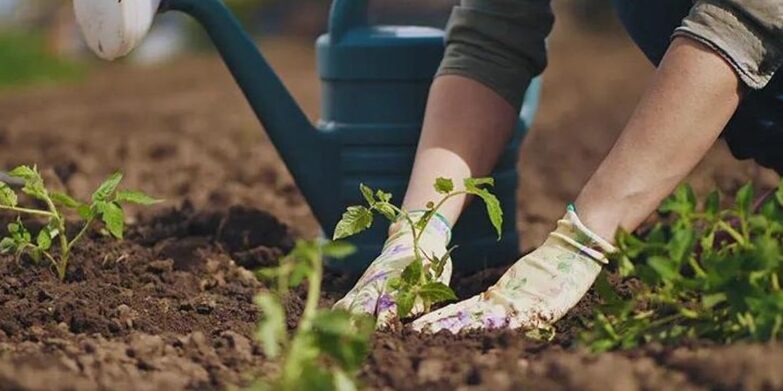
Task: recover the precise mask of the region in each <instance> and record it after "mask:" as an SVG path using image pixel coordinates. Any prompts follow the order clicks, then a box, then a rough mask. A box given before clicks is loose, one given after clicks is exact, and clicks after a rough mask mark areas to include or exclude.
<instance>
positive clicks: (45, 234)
mask: <svg viewBox="0 0 783 391" xmlns="http://www.w3.org/2000/svg"><path fill="white" fill-rule="evenodd" d="M36 242H37V244H38V248H40V249H41V250H43V251H46V250H49V249H50V248H51V247H52V236H51V235H50V233H49V229H48V227H45V228H43V229H41V230H40V231H39V232H38V238H37V239H36Z"/></svg>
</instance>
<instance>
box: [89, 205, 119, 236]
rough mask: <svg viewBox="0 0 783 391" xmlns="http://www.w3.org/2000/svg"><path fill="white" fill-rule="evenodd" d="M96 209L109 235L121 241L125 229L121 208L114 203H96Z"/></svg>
mask: <svg viewBox="0 0 783 391" xmlns="http://www.w3.org/2000/svg"><path fill="white" fill-rule="evenodd" d="M96 208H97V209H98V212H99V213H100V214H101V220H102V221H103V223H104V224H106V229H107V230H108V231H109V233H110V234H112V236H114V237H115V238H117V239H122V234H123V231H124V229H125V213H124V212H123V211H122V208H121V207H120V206H119V205H117V204H116V203H114V202H98V203H96Z"/></svg>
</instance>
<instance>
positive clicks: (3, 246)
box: [0, 237, 16, 254]
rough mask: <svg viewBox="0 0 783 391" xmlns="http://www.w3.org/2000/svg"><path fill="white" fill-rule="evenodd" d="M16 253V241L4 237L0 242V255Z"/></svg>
mask: <svg viewBox="0 0 783 391" xmlns="http://www.w3.org/2000/svg"><path fill="white" fill-rule="evenodd" d="M14 251H16V241H15V240H13V239H11V238H8V237H5V238H3V240H0V253H2V254H8V253H12V252H14Z"/></svg>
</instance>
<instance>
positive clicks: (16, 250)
mask: <svg viewBox="0 0 783 391" xmlns="http://www.w3.org/2000/svg"><path fill="white" fill-rule="evenodd" d="M8 174H9V175H10V176H11V177H16V178H19V179H21V180H23V181H24V187H22V193H24V194H26V195H28V196H29V197H31V198H33V199H35V200H38V201H41V202H43V204H44V205H45V208H44V209H36V208H24V207H21V206H19V204H18V203H19V197H18V196H17V194H16V192H15V191H14V189H12V188H11V187H10V186H9V185H8V184H7V183H5V182H0V210H8V211H13V212H16V213H17V219H16V222H12V223H10V224H8V236H7V237H5V238H3V239H2V240H0V252H2V253H3V254H8V253H13V254H15V255H16V259H17V261H19V258H20V257H21V256H22V255H24V254H27V255H29V256H30V258H31V259H32V260H33V261H35V262H40V261H41V260H43V259H46V260H47V261H48V262H49V263H51V265H52V267H53V268H54V269H55V271H56V272H57V276H58V277H59V278H60V280H64V279H65V275H66V273H67V271H68V259H69V257H70V255H71V252H72V250H73V248H74V246H75V245H76V244H77V243H78V242H79V240H80V239H82V237H83V236H84V234H85V233H86V232H87V231H88V230H89V229H90V227H91V226H92V225H93V223H94V222H95V221H96V220H101V221H103V223H104V224H105V226H106V230H107V231H108V232H109V233H110V234H111V235H112V236H114V237H115V238H117V239H122V234H123V231H124V226H125V223H124V221H125V216H124V213H123V210H122V205H123V204H126V203H135V204H141V205H151V204H154V203H157V202H160V201H159V200H156V199H154V198H152V197H150V196H148V195H146V194H144V193H141V192H138V191H128V190H122V191H117V187H118V186H119V184H120V181H122V173H120V172H117V173H114V174H113V175H111V176H110V177H109V178H108V179H106V181H104V182H103V183H102V184H101V185H100V186H99V187H98V189H97V190H95V192H94V193H93V194H92V197H91V199H90V202H89V203H85V202H81V201H77V200H75V199H74V198H73V197H71V196H69V195H68V194H65V193H61V192H56V191H50V190H48V189H47V188H46V186H45V184H44V180H43V178H42V177H41V174H40V173H39V172H38V170H37V168H36V167H35V166H33V167H29V166H19V167H16V168H15V169H13V170H12V171H11V172H9V173H8ZM62 209H70V210H74V211H76V213H77V214H78V215H79V217H81V219H82V220H83V223H82V227H81V229H80V230H79V231H78V233H77V234H76V235H74V236H73V237H72V238H69V237H68V231H67V224H66V217H65V215H64V214H63V211H62ZM23 214H25V215H31V216H38V217H43V218H45V219H46V225H44V227H43V228H41V229H40V230H39V231H38V233H37V234H36V235H35V236H33V235H32V234H31V233H30V231H29V230H28V229H27V228H26V227H25V226H24V224H23V223H22V219H21V215H23ZM54 249H56V250H57V252H54Z"/></svg>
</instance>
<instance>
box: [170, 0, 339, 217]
mask: <svg viewBox="0 0 783 391" xmlns="http://www.w3.org/2000/svg"><path fill="white" fill-rule="evenodd" d="M167 10H176V11H181V12H184V13H186V14H189V15H190V16H192V17H193V18H195V19H196V20H197V21H198V22H199V23H200V24H201V25H202V26H203V27H204V29H205V30H206V32H207V34H208V35H209V37H210V39H211V40H212V41H213V43H214V44H215V47H216V48H217V50H218V51H219V53H220V56H221V57H222V59H223V61H224V62H225V64H226V66H227V67H228V69H229V70H230V71H231V74H232V75H233V77H234V79H235V80H236V82H237V84H238V85H239V87H240V88H241V90H242V92H243V93H244V95H245V97H246V98H247V100H248V102H249V103H250V105H251V107H252V109H253V111H254V112H255V114H256V116H257V117H258V119H259V120H260V122H261V124H262V125H263V126H264V128H265V130H266V132H267V134H268V136H269V138H270V140H271V141H272V143H273V144H274V146H275V147H276V149H277V150H278V152H279V153H280V155H281V157H282V159H283V161H284V162H285V165H286V166H287V167H288V169H289V171H290V172H291V174H292V175H293V177H294V180H295V182H296V184H297V186H298V187H299V189H300V191H301V192H302V194H303V195H304V197H305V198H306V199H307V200H308V202H309V203H310V205H311V207H312V209H313V212H314V213H315V214H316V217H318V215H319V214H320V212H321V209H322V208H319V206H318V205H313V202H312V200H315V199H319V196H318V194H317V193H323V192H324V190H323V189H319V188H318V186H317V184H316V183H312V182H311V181H309V180H308V178H312V177H313V172H314V171H316V170H317V169H318V167H321V166H322V165H323V162H321V161H320V160H322V159H324V158H325V157H326V154H325V153H324V154H313V153H312V151H314V150H318V149H322V150H323V149H325V148H324V144H325V143H324V142H323V141H322V140H320V138H319V137H318V133H317V132H316V130H315V128H314V127H313V125H312V124H311V123H310V121H309V120H308V118H307V116H306V115H305V114H304V112H303V111H302V109H301V108H300V107H299V105H298V104H297V103H296V101H295V100H294V98H293V97H292V96H291V94H290V93H289V91H288V90H287V89H286V87H285V85H284V84H283V82H282V81H281V80H280V78H279V77H278V76H277V75H276V74H275V72H274V71H273V70H272V68H271V67H270V66H269V64H268V63H267V61H266V59H264V57H263V55H262V54H261V53H260V52H259V50H258V48H257V47H256V43H255V42H254V41H253V39H252V38H251V37H250V36H249V35H248V34H247V33H246V32H245V30H244V29H243V28H242V27H241V25H240V23H239V21H238V20H237V19H236V17H235V16H234V14H233V13H232V12H231V11H230V10H229V9H228V8H227V7H226V6H225V5H224V4H223V2H222V1H221V0H162V2H161V4H160V11H167Z"/></svg>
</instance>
